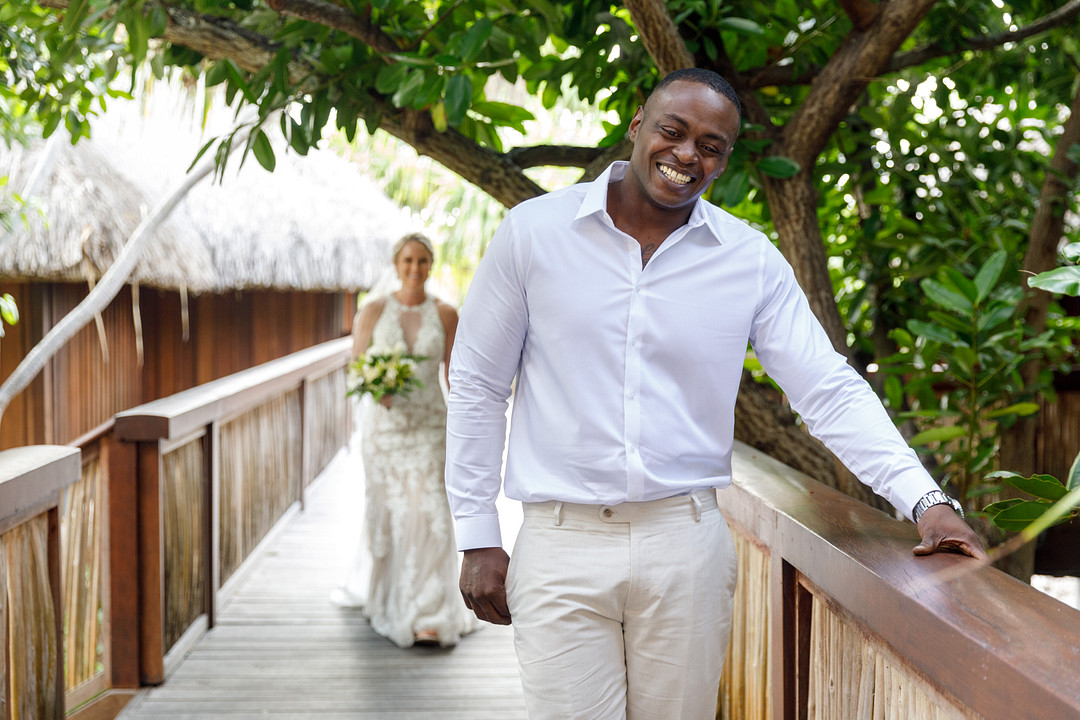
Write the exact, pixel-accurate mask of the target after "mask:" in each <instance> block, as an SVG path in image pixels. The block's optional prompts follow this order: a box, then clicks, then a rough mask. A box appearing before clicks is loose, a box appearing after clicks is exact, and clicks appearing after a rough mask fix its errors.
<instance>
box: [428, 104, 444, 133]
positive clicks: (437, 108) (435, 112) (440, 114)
mask: <svg viewBox="0 0 1080 720" xmlns="http://www.w3.org/2000/svg"><path fill="white" fill-rule="evenodd" d="M431 124H432V125H434V126H435V129H436V130H437V131H438V132H446V127H447V124H446V105H445V104H443V103H441V102H438V103H435V105H434V107H432V108H431Z"/></svg>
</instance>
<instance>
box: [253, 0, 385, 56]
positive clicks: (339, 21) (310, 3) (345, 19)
mask: <svg viewBox="0 0 1080 720" xmlns="http://www.w3.org/2000/svg"><path fill="white" fill-rule="evenodd" d="M266 4H267V5H269V6H270V7H271V8H272V9H273V10H276V11H277V12H278V13H280V14H281V15H286V16H288V17H294V18H298V19H300V20H307V21H308V22H313V23H318V24H319V25H325V26H326V27H328V28H333V29H334V30H340V31H341V32H343V33H345V34H346V35H350V36H352V37H354V38H356V39H357V40H360V41H361V42H363V43H364V44H365V45H367V46H368V47H370V48H371V49H373V50H375V51H377V52H380V53H382V54H384V55H389V54H391V53H396V52H401V48H400V47H399V46H398V44H397V43H396V42H394V40H393V39H392V38H391V37H389V36H388V35H386V33H384V32H382V31H381V30H379V28H377V27H375V26H374V25H372V24H371V23H369V22H368V21H367V19H366V18H363V17H361V16H359V15H357V14H356V13H354V12H352V11H351V10H349V9H347V8H344V7H342V6H340V5H335V4H333V3H328V2H323V0H266Z"/></svg>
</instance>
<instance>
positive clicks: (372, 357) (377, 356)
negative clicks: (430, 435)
mask: <svg viewBox="0 0 1080 720" xmlns="http://www.w3.org/2000/svg"><path fill="white" fill-rule="evenodd" d="M423 360H427V357H425V356H423V355H412V354H410V353H407V352H405V348H403V347H395V348H392V349H390V350H383V349H376V348H372V349H371V350H369V351H368V352H367V353H366V354H364V355H361V356H360V357H358V358H357V359H355V360H353V361H352V362H351V363H349V380H348V391H347V392H346V393H345V394H346V395H358V396H363V395H371V397H372V398H374V399H375V402H378V401H379V400H382V399H383V398H384V397H387V396H393V395H408V394H409V393H411V392H412V391H413V390H415V389H416V388H422V387H424V383H423V382H422V381H421V380H420V378H418V377H417V376H416V364H417V363H419V362H421V361H423Z"/></svg>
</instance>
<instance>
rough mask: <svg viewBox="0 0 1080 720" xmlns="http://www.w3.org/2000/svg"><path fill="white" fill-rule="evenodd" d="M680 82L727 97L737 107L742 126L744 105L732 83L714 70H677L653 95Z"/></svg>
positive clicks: (667, 77)
mask: <svg viewBox="0 0 1080 720" xmlns="http://www.w3.org/2000/svg"><path fill="white" fill-rule="evenodd" d="M679 81H682V82H695V83H700V84H702V85H706V86H708V87H710V88H712V89H713V90H714V91H715V92H717V93H718V94H720V95H723V96H724V97H726V98H727V99H728V100H730V101H731V104H732V105H734V106H735V110H736V112H738V113H739V124H740V125H741V124H742V105H741V104H740V103H739V96H738V95H736V94H735V88H733V87H731V83H729V82H728V81H727V80H725V79H724V78H723V77H721V76H720V75H718V74H717V73H715V72H713V71H712V70H705V69H704V68H683V69H682V70H675V71H674V72H670V73H668V74H667V75H666V76H665V77H664V79H663V80H661V81H660V83H659V84H658V85H657V86H656V87H655V88H653V93H654V94H655V93H656V92H657V91H658V90H661V89H663V88H665V87H667V86H668V85H670V84H671V83H673V82H679Z"/></svg>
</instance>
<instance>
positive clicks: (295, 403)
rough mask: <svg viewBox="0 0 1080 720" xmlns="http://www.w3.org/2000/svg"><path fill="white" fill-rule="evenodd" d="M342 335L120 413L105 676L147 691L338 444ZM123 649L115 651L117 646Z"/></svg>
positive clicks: (342, 429) (207, 621) (206, 623)
mask: <svg viewBox="0 0 1080 720" xmlns="http://www.w3.org/2000/svg"><path fill="white" fill-rule="evenodd" d="M350 348H351V346H350V341H349V339H347V338H345V339H342V340H336V341H332V342H328V343H323V344H322V345H318V346H316V347H313V348H309V349H308V350H303V351H301V352H298V353H294V354H292V355H289V356H286V357H284V358H281V359H279V360H275V361H272V362H269V363H266V364H264V365H260V366H258V367H255V368H252V369H250V370H246V371H243V372H240V373H236V374H235V375H230V376H228V377H225V378H222V379H220V380H216V381H214V382H210V383H207V384H205V385H200V386H199V387H196V388H192V389H191V390H187V391H185V392H181V393H178V394H176V395H172V396H170V397H167V398H163V399H161V400H156V401H154V402H151V403H147V404H145V405H141V406H139V407H136V408H133V409H131V410H127V411H125V412H122V413H119V414H118V415H117V416H116V420H115V428H114V434H115V438H116V439H117V440H118V441H119V442H118V443H117V448H116V454H118V455H124V456H126V461H114V462H113V464H112V468H113V471H114V474H115V476H114V477H113V478H112V483H113V485H114V487H115V488H116V490H115V492H114V493H113V497H114V502H113V503H112V504H111V505H110V509H111V511H112V518H111V522H110V532H111V536H112V540H113V542H114V544H119V545H121V546H126V547H128V548H136V549H137V551H136V552H131V553H121V554H120V555H119V556H118V555H117V554H114V555H113V557H112V565H111V571H112V576H113V578H114V583H116V582H121V583H124V584H126V585H127V586H130V587H131V588H133V589H135V590H137V592H136V593H135V596H134V597H135V598H137V599H135V600H133V599H132V598H127V599H126V600H123V601H122V602H121V603H120V605H122V607H121V606H118V605H117V604H116V603H113V607H112V608H111V619H112V623H113V626H114V633H115V634H114V636H113V653H112V656H113V676H114V677H117V678H122V679H123V680H122V681H126V682H130V681H132V680H134V679H136V678H137V682H138V683H141V684H144V685H145V684H157V683H160V682H162V681H163V680H164V678H165V676H166V674H167V672H168V670H169V669H170V668H171V667H172V666H173V664H174V663H175V662H177V661H178V659H179V658H181V657H182V656H183V654H184V652H185V650H186V649H187V648H188V647H190V645H191V643H192V642H194V640H195V639H197V637H198V636H199V635H201V634H202V632H204V631H205V630H206V629H207V628H209V627H212V626H213V625H214V621H215V617H216V614H217V607H218V605H219V604H220V602H221V601H222V599H223V598H224V597H225V596H226V595H227V592H228V588H229V587H230V585H229V580H230V578H231V577H232V576H234V574H235V573H236V571H237V570H238V568H240V567H241V565H242V564H243V562H244V560H245V559H246V558H248V557H249V556H250V555H251V553H252V552H253V551H254V550H255V548H256V547H257V546H258V545H259V543H260V542H262V541H263V540H264V538H265V537H266V536H267V533H269V532H270V531H271V529H272V528H273V527H274V526H275V524H276V523H278V521H280V520H281V519H282V517H283V516H284V515H285V514H286V513H287V512H289V511H290V510H291V509H294V508H296V507H298V506H300V505H301V504H302V502H303V493H304V489H305V488H306V487H307V485H308V484H309V483H310V482H311V480H312V479H313V478H314V477H315V475H317V474H318V472H319V471H320V470H321V469H322V468H323V467H325V465H326V464H327V463H328V462H329V460H330V459H331V458H332V457H333V455H334V454H335V453H336V452H337V451H338V450H339V449H340V448H341V447H343V446H344V445H345V442H346V438H347V433H348V431H349V428H348V425H347V418H346V410H345V408H346V407H347V404H346V401H345V364H346V361H347V359H348V355H349V352H350ZM118 644H122V645H123V647H122V648H121V647H118Z"/></svg>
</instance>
